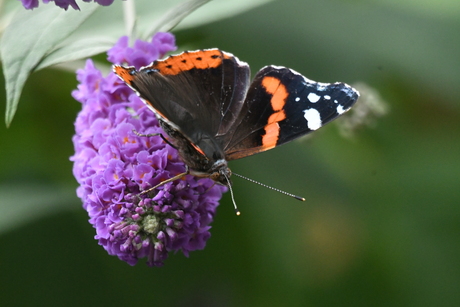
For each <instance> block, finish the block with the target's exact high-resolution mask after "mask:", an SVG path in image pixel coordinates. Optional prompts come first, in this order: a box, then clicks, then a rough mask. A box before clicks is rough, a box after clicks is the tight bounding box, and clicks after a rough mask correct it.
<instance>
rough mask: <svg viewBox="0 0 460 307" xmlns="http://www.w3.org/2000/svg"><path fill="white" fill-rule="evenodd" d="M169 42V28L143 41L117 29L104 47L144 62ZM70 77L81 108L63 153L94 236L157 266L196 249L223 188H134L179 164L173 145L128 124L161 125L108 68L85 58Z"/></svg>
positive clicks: (191, 184)
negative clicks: (69, 151)
mask: <svg viewBox="0 0 460 307" xmlns="http://www.w3.org/2000/svg"><path fill="white" fill-rule="evenodd" d="M99 2H103V1H99ZM175 49H176V46H175V45H174V36H173V35H172V34H170V33H157V34H156V35H155V36H154V38H153V39H152V41H151V42H150V43H149V42H142V41H137V42H135V44H134V47H129V44H128V40H127V38H126V37H123V38H121V39H120V40H119V41H118V43H117V44H116V45H115V46H114V47H113V48H112V49H111V50H109V52H108V55H109V60H110V61H111V62H113V63H121V62H126V63H127V64H128V65H147V64H149V63H150V62H152V61H154V60H156V59H158V57H159V56H160V55H161V56H162V55H164V53H166V52H168V51H171V50H175ZM77 80H78V81H79V85H78V88H77V90H75V91H73V92H72V96H73V97H74V98H75V99H76V100H77V101H79V102H81V103H82V110H81V111H80V113H79V114H78V117H77V119H76V121H75V131H76V134H75V136H74V137H73V143H74V147H75V154H74V155H73V156H72V157H71V160H72V161H73V162H74V166H73V173H74V176H75V178H76V179H77V181H78V183H79V187H78V189H77V195H78V197H80V198H81V199H82V201H83V208H84V209H85V210H86V211H87V212H88V215H89V222H90V223H91V224H92V225H93V227H94V228H95V230H96V235H95V239H96V240H98V242H99V244H100V245H102V246H103V247H104V248H105V249H106V250H107V252H108V253H109V254H110V255H116V256H118V257H119V258H120V259H121V260H124V261H126V262H127V263H129V264H130V265H135V264H136V263H137V261H138V260H139V259H141V258H147V264H148V265H149V266H161V265H163V262H164V260H165V259H166V258H167V257H168V253H169V252H171V251H179V250H180V251H182V253H183V254H184V255H186V256H188V255H189V252H191V251H194V250H198V249H203V248H204V247H205V245H206V241H207V240H208V239H209V237H210V235H211V234H210V232H209V229H210V228H211V227H210V226H209V224H210V223H211V222H212V220H213V217H214V215H215V213H216V208H217V206H218V205H219V200H220V198H221V197H222V193H223V192H225V191H226V188H225V187H222V186H218V185H215V184H214V182H213V181H212V180H211V179H197V178H195V177H193V176H186V177H184V178H182V179H179V180H176V181H174V182H169V183H166V184H164V185H162V186H161V187H159V188H158V189H156V190H155V191H152V193H147V194H142V195H139V193H140V192H141V191H143V190H145V189H148V188H150V187H152V186H155V185H156V184H158V183H160V182H162V181H164V180H165V179H168V178H171V177H173V176H174V175H177V174H178V173H181V172H183V171H184V170H185V165H184V163H183V162H182V161H181V160H180V158H179V156H178V153H177V150H176V149H174V148H172V147H171V146H169V145H168V144H166V143H165V142H164V141H163V140H162V139H161V137H159V136H149V137H146V136H139V135H137V134H136V133H134V132H133V130H135V131H138V132H139V133H143V134H148V133H149V134H153V133H164V132H162V130H161V128H160V127H159V126H158V122H157V120H156V118H155V116H154V114H153V112H152V111H150V110H149V109H148V108H147V107H146V106H145V105H144V103H143V102H142V101H141V100H140V99H139V97H138V96H137V95H136V94H135V93H133V91H132V90H131V89H130V88H129V87H128V86H126V85H125V84H124V83H123V82H122V81H121V80H119V79H118V77H117V76H115V75H114V74H113V73H110V74H109V75H108V76H106V77H104V76H103V75H102V73H101V72H100V71H99V70H98V69H97V68H96V67H95V66H94V63H93V62H92V61H91V60H87V62H86V66H85V68H84V69H80V70H78V71H77Z"/></svg>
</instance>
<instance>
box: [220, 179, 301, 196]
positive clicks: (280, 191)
mask: <svg viewBox="0 0 460 307" xmlns="http://www.w3.org/2000/svg"><path fill="white" fill-rule="evenodd" d="M233 175H235V176H237V177H240V178H243V179H246V180H247V181H250V182H252V183H256V184H258V185H261V186H263V187H265V188H267V189H270V190H273V191H276V192H278V193H281V194H284V195H287V196H290V197H292V198H295V199H297V200H301V201H305V198H303V197H300V196H297V195H294V194H291V193H288V192H286V191H283V190H280V189H277V188H274V187H271V186H269V185H266V184H263V183H261V182H258V181H255V180H254V179H251V178H248V177H245V176H243V175H239V174H235V173H233ZM227 180H228V179H227ZM231 191H232V190H231V189H230V192H231ZM232 197H233V194H232Z"/></svg>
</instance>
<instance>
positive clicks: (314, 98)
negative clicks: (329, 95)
mask: <svg viewBox="0 0 460 307" xmlns="http://www.w3.org/2000/svg"><path fill="white" fill-rule="evenodd" d="M320 98H321V97H320V96H318V95H316V94H315V93H310V94H308V96H307V99H308V100H310V102H312V103H315V102H318V100H319V99H320Z"/></svg>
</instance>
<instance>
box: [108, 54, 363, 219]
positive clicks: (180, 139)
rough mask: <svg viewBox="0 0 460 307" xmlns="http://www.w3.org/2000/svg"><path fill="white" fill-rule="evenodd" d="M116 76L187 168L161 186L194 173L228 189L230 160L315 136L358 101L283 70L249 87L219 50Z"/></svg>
mask: <svg viewBox="0 0 460 307" xmlns="http://www.w3.org/2000/svg"><path fill="white" fill-rule="evenodd" d="M113 71H114V72H115V73H116V74H117V75H118V76H119V77H120V79H121V80H123V81H124V82H125V83H126V84H127V85H128V86H129V87H131V88H132V89H133V90H134V91H135V92H136V93H137V94H138V95H139V96H140V97H141V98H142V99H143V101H144V102H145V104H146V105H147V106H148V107H149V108H150V109H151V110H152V111H153V113H155V115H156V117H157V118H158V121H159V123H160V126H161V127H162V128H163V130H164V131H165V132H166V134H167V135H168V136H169V139H168V140H167V142H168V143H170V144H171V145H172V146H174V147H175V148H177V150H178V151H179V155H180V157H181V159H182V160H183V161H184V163H185V164H186V171H185V172H184V173H181V174H179V175H177V176H174V177H173V178H170V179H168V180H166V181H164V182H162V183H160V185H161V184H164V183H165V182H170V181H173V180H176V179H179V178H181V177H182V176H185V175H187V174H190V175H193V176H197V177H207V178H211V179H212V180H214V181H215V182H217V183H219V184H222V185H225V186H228V187H229V188H230V191H231V181H230V177H231V175H232V172H231V170H230V168H229V167H228V162H229V161H232V160H236V159H241V158H244V157H247V156H251V155H254V154H256V153H260V152H264V151H266V150H269V149H272V148H274V147H276V146H279V145H282V144H285V143H287V142H290V141H292V140H295V139H297V138H298V137H301V136H303V135H305V134H308V133H310V132H312V131H315V130H317V129H319V128H321V127H322V126H324V125H325V124H327V123H328V122H330V121H332V120H334V119H335V118H337V117H338V116H340V115H341V114H343V113H345V112H346V111H348V110H349V109H350V108H351V107H352V106H353V104H354V103H355V102H356V100H357V99H358V97H359V93H358V91H356V90H355V89H354V88H352V87H351V86H349V85H347V84H345V83H340V82H337V83H320V82H315V81H312V80H309V79H307V78H306V77H304V76H303V75H301V74H300V73H298V72H296V71H294V70H292V69H289V68H286V67H279V66H266V67H264V68H262V69H261V70H260V71H259V72H258V73H257V74H256V75H255V77H254V79H253V80H252V81H251V79H250V68H249V65H248V64H247V63H245V62H242V61H240V60H239V59H238V58H237V57H235V56H234V55H232V54H231V53H228V52H225V51H221V50H219V49H205V50H197V51H185V52H183V53H180V54H177V55H172V56H169V57H168V58H166V59H163V60H157V61H154V62H153V63H152V64H150V65H148V66H145V67H142V68H141V69H139V70H136V69H135V68H134V67H124V66H121V65H114V66H113ZM158 186H159V185H158ZM158 186H155V187H153V188H151V189H149V190H148V191H150V190H153V189H155V188H156V187H158ZM286 194H289V193H286ZM232 198H233V194H232ZM298 198H300V197H298ZM303 200H304V199H303ZM235 209H236V205H235ZM236 210H237V209H236ZM237 212H238V211H237Z"/></svg>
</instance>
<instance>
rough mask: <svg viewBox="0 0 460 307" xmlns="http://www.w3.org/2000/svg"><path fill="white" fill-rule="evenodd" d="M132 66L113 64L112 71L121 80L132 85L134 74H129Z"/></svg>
mask: <svg viewBox="0 0 460 307" xmlns="http://www.w3.org/2000/svg"><path fill="white" fill-rule="evenodd" d="M133 70H134V69H133V68H126V67H123V66H119V65H115V66H113V71H114V72H115V73H116V74H117V75H118V76H119V77H120V78H121V79H123V81H124V82H125V83H127V84H129V85H132V82H133V79H134V76H133V75H132V74H131V71H133Z"/></svg>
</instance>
